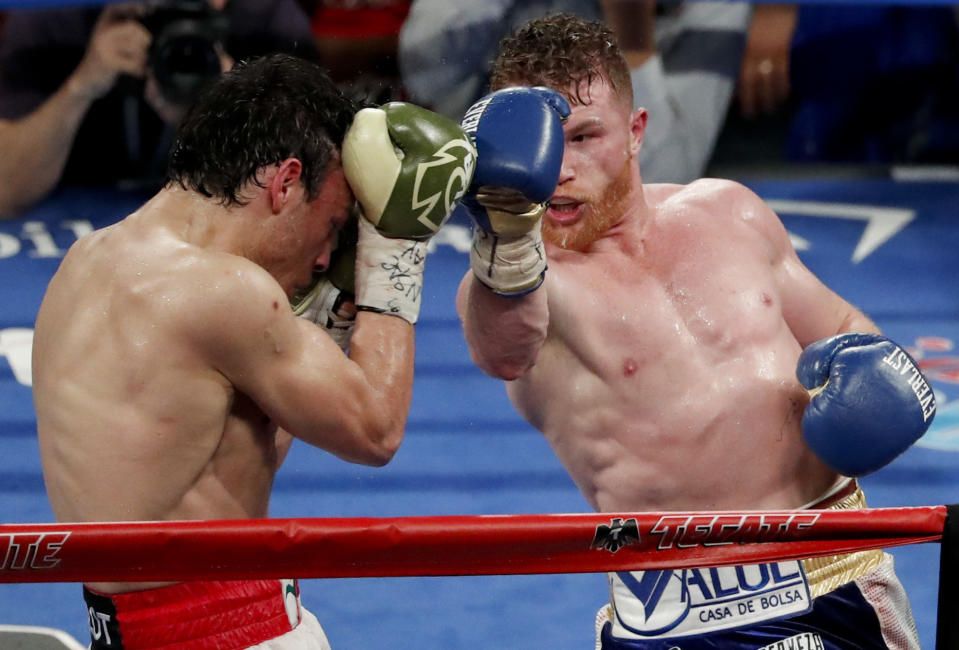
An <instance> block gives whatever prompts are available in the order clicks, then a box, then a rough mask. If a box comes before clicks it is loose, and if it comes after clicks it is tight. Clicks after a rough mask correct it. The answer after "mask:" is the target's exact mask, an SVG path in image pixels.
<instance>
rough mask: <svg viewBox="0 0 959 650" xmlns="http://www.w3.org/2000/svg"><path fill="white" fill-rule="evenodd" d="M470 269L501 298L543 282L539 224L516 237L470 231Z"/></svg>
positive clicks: (527, 290) (542, 254) (482, 231)
mask: <svg viewBox="0 0 959 650" xmlns="http://www.w3.org/2000/svg"><path fill="white" fill-rule="evenodd" d="M470 267H471V268H472V269H473V274H474V275H475V276H476V277H477V279H478V280H479V281H480V282H482V283H483V284H485V285H486V286H487V287H489V288H490V289H492V290H493V291H494V292H496V293H498V294H500V295H504V296H521V295H524V294H527V293H529V292H530V291H533V290H534V289H536V288H537V287H539V285H540V284H542V282H543V277H544V276H545V273H546V251H545V250H544V249H543V235H542V232H541V231H540V228H539V224H537V225H536V227H534V228H533V229H532V230H530V231H529V232H526V233H524V234H522V235H519V236H514V237H506V236H503V235H496V234H494V233H490V232H486V231H485V230H483V229H482V228H473V246H472V247H471V248H470Z"/></svg>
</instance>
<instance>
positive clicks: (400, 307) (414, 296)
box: [356, 217, 427, 323]
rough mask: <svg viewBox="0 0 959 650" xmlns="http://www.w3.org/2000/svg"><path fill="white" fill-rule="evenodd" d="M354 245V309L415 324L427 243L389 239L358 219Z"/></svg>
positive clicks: (421, 291)
mask: <svg viewBox="0 0 959 650" xmlns="http://www.w3.org/2000/svg"><path fill="white" fill-rule="evenodd" d="M359 224H360V227H359V240H358V242H357V247H356V308H357V309H359V310H364V311H374V312H378V313H382V314H390V315H392V316H399V317H400V318H402V319H404V320H407V321H409V322H410V323H416V319H417V318H418V317H419V313H420V301H421V299H422V293H423V270H424V268H425V266H426V247H427V242H425V241H416V240H413V239H391V238H389V237H384V236H383V235H381V234H380V233H379V232H377V230H376V227H375V226H374V225H373V224H371V223H370V222H369V221H367V220H366V219H365V218H363V217H360V219H359Z"/></svg>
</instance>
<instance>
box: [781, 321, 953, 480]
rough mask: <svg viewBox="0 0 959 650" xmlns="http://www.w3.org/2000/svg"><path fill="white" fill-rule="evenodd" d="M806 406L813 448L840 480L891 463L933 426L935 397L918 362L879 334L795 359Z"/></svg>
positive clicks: (831, 342)
mask: <svg viewBox="0 0 959 650" xmlns="http://www.w3.org/2000/svg"><path fill="white" fill-rule="evenodd" d="M796 376H797V378H798V379H799V382H800V383H801V384H802V385H803V386H804V387H805V388H806V389H807V390H809V391H810V396H811V399H810V401H809V405H808V406H807V407H806V411H805V413H804V414H803V418H802V433H803V437H804V438H805V439H806V443H807V444H808V445H809V447H810V449H812V450H813V452H815V453H816V455H817V456H818V457H819V458H820V460H822V461H823V462H824V463H825V464H826V465H828V466H829V467H830V468H832V469H833V470H835V471H837V472H839V473H840V474H843V475H845V476H863V475H865V474H869V473H870V472H874V471H876V470H877V469H879V468H881V467H883V466H884V465H886V464H888V463H889V462H891V461H892V460H893V459H894V458H896V457H897V456H898V455H899V454H901V453H902V452H904V451H905V450H906V449H908V448H909V446H910V445H912V443H914V442H915V441H916V440H918V439H919V438H920V437H922V435H923V434H924V433H925V432H926V430H927V429H928V428H929V425H930V424H932V420H933V416H934V415H935V412H936V398H935V396H934V395H933V391H932V388H931V387H930V386H929V382H928V381H926V378H925V377H923V375H922V373H921V372H920V371H919V366H918V365H917V364H916V362H915V361H914V360H913V359H912V357H910V356H909V354H908V353H906V351H905V350H903V349H902V348H901V347H899V346H898V345H896V344H895V343H893V342H892V341H890V340H889V339H887V338H886V337H884V336H881V335H879V334H840V335H838V336H833V337H830V338H827V339H823V340H821V341H816V342H815V343H813V344H812V345H810V346H809V347H807V348H806V349H805V350H803V352H802V354H801V355H800V357H799V363H798V365H797V367H796Z"/></svg>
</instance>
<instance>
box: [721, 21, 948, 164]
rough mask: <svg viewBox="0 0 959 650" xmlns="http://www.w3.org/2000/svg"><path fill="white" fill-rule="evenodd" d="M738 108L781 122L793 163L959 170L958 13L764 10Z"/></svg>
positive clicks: (785, 155) (745, 59)
mask: <svg viewBox="0 0 959 650" xmlns="http://www.w3.org/2000/svg"><path fill="white" fill-rule="evenodd" d="M738 98H739V106H740V111H741V115H742V117H744V118H746V119H747V120H749V119H750V118H757V117H759V118H761V117H762V116H764V115H777V114H780V115H782V116H783V118H782V121H783V122H785V126H784V127H783V129H784V131H785V134H784V138H783V145H782V147H783V152H782V157H783V158H784V159H785V160H787V161H800V162H844V163H857V164H875V163H878V164H895V163H957V162H959V30H957V21H956V14H955V10H954V9H953V8H952V7H936V6H927V7H916V6H911V7H910V6H885V5H883V6H880V5H869V4H862V5H856V6H848V5H842V6H840V5H814V4H809V5H807V4H785V5H760V6H757V8H756V11H755V13H754V18H753V25H752V27H751V29H750V35H749V39H748V44H747V51H746V54H745V55H744V57H743V65H742V72H741V75H740V82H739V87H738ZM740 126H743V125H740ZM743 128H745V129H748V128H749V126H748V122H747V123H746V125H745V126H743Z"/></svg>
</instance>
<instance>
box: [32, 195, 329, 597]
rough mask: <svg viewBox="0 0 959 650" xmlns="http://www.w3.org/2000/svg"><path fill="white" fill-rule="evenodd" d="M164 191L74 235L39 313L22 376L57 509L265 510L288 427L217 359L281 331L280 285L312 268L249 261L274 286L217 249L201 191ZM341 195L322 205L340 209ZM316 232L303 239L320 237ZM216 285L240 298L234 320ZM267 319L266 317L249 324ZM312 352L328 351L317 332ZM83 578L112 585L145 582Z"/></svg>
mask: <svg viewBox="0 0 959 650" xmlns="http://www.w3.org/2000/svg"><path fill="white" fill-rule="evenodd" d="M172 194H173V195H174V196H173V197H172V198H171V192H169V191H167V192H165V193H161V195H160V196H159V198H155V199H153V200H152V201H151V202H149V203H147V204H146V205H145V206H144V207H143V208H141V209H140V210H139V211H138V212H137V213H134V214H133V215H131V216H130V217H128V218H127V219H125V220H123V221H121V222H119V223H118V224H115V225H113V226H111V227H108V228H105V229H103V230H100V231H97V232H95V233H93V234H91V235H89V236H88V237H86V238H84V239H82V240H80V241H79V242H78V243H77V244H76V245H75V246H74V248H73V249H71V251H70V252H69V253H68V255H67V256H66V257H65V259H64V261H63V263H62V265H61V267H60V269H59V270H58V272H57V274H56V275H55V277H54V279H53V280H52V281H51V283H50V286H49V288H48V293H47V296H46V297H45V299H44V304H43V306H42V307H41V310H40V312H39V315H38V318H37V323H36V330H35V341H34V360H33V381H34V392H35V402H36V411H37V419H38V434H39V443H40V450H41V457H42V461H43V471H44V479H45V482H46V484H47V490H48V494H49V498H50V502H51V504H52V507H53V511H54V514H55V516H56V518H57V520H58V521H119V520H129V521H135V520H178V519H239V518H254V517H265V516H267V514H268V502H269V494H270V489H271V486H272V481H273V477H274V474H275V472H276V470H277V468H278V466H279V464H280V462H282V459H283V457H284V455H285V453H286V451H287V449H288V448H289V444H290V442H291V437H290V436H289V435H288V434H287V433H286V432H284V431H282V430H280V431H278V430H277V425H276V423H275V422H274V421H273V420H272V419H271V418H270V417H268V416H267V415H266V414H265V413H264V412H263V410H261V408H260V407H258V406H257V404H256V403H254V401H253V399H251V398H250V397H248V396H247V395H246V394H244V393H243V392H242V391H241V390H238V389H237V387H236V385H235V384H236V380H237V379H238V378H237V377H236V376H234V377H228V376H227V374H231V373H233V372H234V371H235V370H236V369H235V368H232V367H229V364H223V363H221V361H222V358H220V357H221V356H222V357H226V356H229V357H232V358H236V359H239V358H241V357H243V356H245V355H249V357H250V358H252V359H255V358H256V357H257V355H259V354H260V353H259V352H258V351H256V350H254V349H253V347H254V346H253V345H250V346H246V345H245V343H244V342H245V341H254V342H256V341H264V340H267V339H270V338H271V337H273V336H274V334H276V338H275V341H276V345H280V343H279V341H281V340H285V337H286V336H287V335H289V334H290V333H291V332H292V330H288V329H283V332H282V333H281V332H280V329H281V328H289V327H291V323H293V324H294V325H302V324H299V323H296V320H297V319H294V318H293V317H292V314H289V313H287V314H283V313H282V312H281V310H285V311H286V312H290V308H289V305H288V303H287V300H286V296H285V295H284V290H286V291H287V292H289V293H292V289H293V287H294V286H295V285H297V284H303V283H306V282H308V279H309V271H310V268H311V266H312V265H311V264H309V263H307V264H305V265H304V264H303V263H302V262H297V263H296V265H295V267H294V264H293V263H292V261H291V263H290V265H289V266H288V267H286V268H285V267H284V265H283V263H277V262H276V261H274V260H267V259H264V260H260V261H261V263H263V264H265V265H267V266H270V267H271V270H272V271H273V273H274V274H275V276H276V278H277V279H279V281H280V282H282V283H284V284H290V285H291V286H289V287H282V288H281V286H280V284H278V282H277V279H274V277H273V276H272V275H271V274H270V273H268V272H267V271H266V270H265V269H264V268H263V267H262V266H260V265H258V264H256V263H254V262H253V261H251V260H249V259H246V258H245V257H242V256H239V255H236V254H231V253H228V252H225V251H226V250H229V249H231V248H232V246H233V243H234V242H233V241H231V237H230V236H229V234H228V232H224V231H223V230H217V229H216V228H214V227H213V222H212V221H207V220H205V219H203V218H201V217H199V216H198V215H196V214H194V212H196V211H200V212H202V206H201V205H200V203H201V202H196V201H193V200H192V199H189V198H187V199H184V196H183V193H182V192H176V191H174V192H172ZM176 195H179V196H176ZM346 199H347V197H346V196H345V195H344V197H343V198H342V199H340V203H339V204H337V205H338V209H340V210H342V211H343V212H344V214H345V206H346V203H345V201H346ZM236 219H237V220H239V219H240V217H239V216H237V217H236ZM329 231H330V229H329V228H326V230H325V231H320V232H318V233H317V234H316V235H314V236H312V237H311V238H312V240H313V241H312V242H311V243H308V244H306V245H309V246H312V247H314V248H315V247H316V246H318V245H319V246H322V245H323V244H322V241H321V238H323V237H326V236H327V233H328V232H329ZM233 234H235V233H233ZM276 237H277V239H279V238H280V234H277V235H276ZM304 239H306V238H304ZM261 250H262V251H263V252H267V251H269V250H270V247H269V246H266V247H264V248H262V249H261ZM277 250H280V248H278V249H277ZM295 258H299V259H302V258H303V255H302V254H300V255H292V256H290V259H291V260H293V259H295ZM300 267H302V268H300ZM304 273H305V275H304ZM224 296H236V297H242V301H241V302H240V303H239V304H240V305H242V307H240V311H241V315H242V316H243V318H238V317H237V315H238V314H236V313H234V312H233V311H231V309H236V306H235V305H234V306H233V307H228V306H227V305H226V304H224V303H225V301H227V300H229V299H228V298H225V297H224ZM273 319H276V323H277V324H276V327H275V328H273V327H271V326H270V325H266V326H264V323H270V322H272V320H273ZM246 328H251V329H250V330H247V331H244V330H245V329H246ZM254 329H255V330H256V331H252V330H254ZM313 329H315V328H313ZM251 332H252V333H251ZM312 338H313V339H315V340H316V341H318V343H317V345H322V344H323V339H324V338H327V337H325V336H324V335H323V334H322V333H320V332H319V331H318V330H316V336H315V337H312ZM217 341H222V342H223V344H222V346H221V345H218V344H217ZM311 342H313V341H311ZM322 349H325V350H327V352H326V353H327V354H330V355H338V356H339V357H342V354H341V353H340V352H339V350H338V348H336V346H335V345H334V344H333V343H332V342H330V341H328V340H327V341H326V345H325V348H322ZM322 349H321V350H320V353H322ZM334 351H335V352H334ZM314 354H316V353H314ZM310 356H312V355H310ZM333 358H334V359H335V357H333ZM253 363H256V362H251V364H253ZM317 365H318V364H317ZM264 371H265V369H264ZM88 586H90V587H92V588H94V589H96V590H99V591H106V592H116V591H126V590H130V589H143V588H148V587H151V586H157V583H109V584H104V583H90V584H89V585H88Z"/></svg>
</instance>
